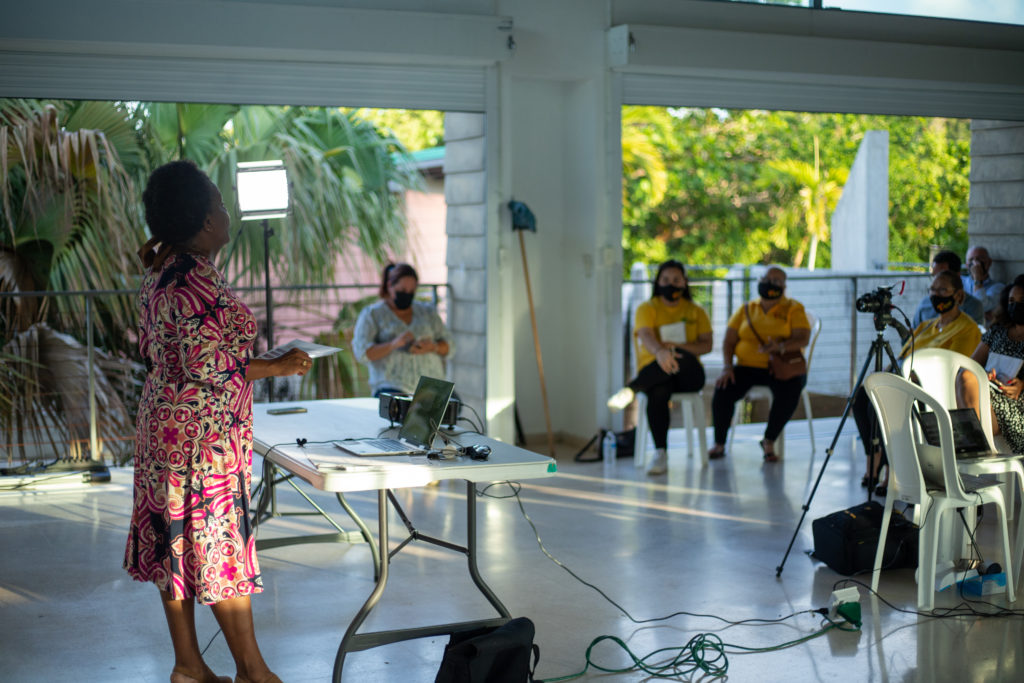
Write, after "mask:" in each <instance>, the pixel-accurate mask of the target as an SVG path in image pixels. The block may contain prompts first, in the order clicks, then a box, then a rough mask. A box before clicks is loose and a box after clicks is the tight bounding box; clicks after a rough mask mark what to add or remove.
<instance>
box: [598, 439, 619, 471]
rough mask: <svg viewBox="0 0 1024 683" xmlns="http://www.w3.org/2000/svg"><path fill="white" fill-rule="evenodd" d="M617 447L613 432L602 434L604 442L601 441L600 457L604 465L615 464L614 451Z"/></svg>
mask: <svg viewBox="0 0 1024 683" xmlns="http://www.w3.org/2000/svg"><path fill="white" fill-rule="evenodd" d="M618 445H619V444H618V440H617V439H616V438H615V432H611V431H609V432H605V433H604V440H602V441H601V457H602V458H603V459H604V464H605V465H614V464H615V455H616V453H615V451H616V450H617V449H618Z"/></svg>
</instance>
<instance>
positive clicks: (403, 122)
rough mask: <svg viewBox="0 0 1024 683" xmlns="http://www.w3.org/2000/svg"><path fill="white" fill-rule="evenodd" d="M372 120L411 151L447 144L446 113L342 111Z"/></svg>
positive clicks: (386, 133)
mask: <svg viewBox="0 0 1024 683" xmlns="http://www.w3.org/2000/svg"><path fill="white" fill-rule="evenodd" d="M342 111H343V112H345V113H346V114H347V113H353V114H355V116H357V117H358V118H360V119H362V120H363V121H369V122H370V123H372V124H373V125H374V127H375V128H376V129H377V130H379V131H380V132H381V133H382V134H384V135H387V136H389V137H392V138H394V139H395V140H397V141H398V142H399V143H400V144H401V145H402V146H403V147H405V149H407V150H409V151H410V152H418V151H420V150H422V149H429V148H431V147H439V146H441V145H443V144H444V112H443V111H433V110H418V109H342Z"/></svg>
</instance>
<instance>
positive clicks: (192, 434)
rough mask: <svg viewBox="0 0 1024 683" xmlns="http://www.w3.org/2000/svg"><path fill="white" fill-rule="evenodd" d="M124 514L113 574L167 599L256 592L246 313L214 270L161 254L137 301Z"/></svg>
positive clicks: (197, 260)
mask: <svg viewBox="0 0 1024 683" xmlns="http://www.w3.org/2000/svg"><path fill="white" fill-rule="evenodd" d="M139 304H140V307H141V319H140V325H139V349H140V350H141V352H142V357H143V358H144V359H145V362H146V367H147V370H148V374H147V376H146V383H145V386H144V387H143V390H142V400H141V402H140V403H139V413H138V419H137V421H136V429H137V431H136V444H135V486H134V489H135V503H134V509H133V511H132V521H131V529H130V532H129V534H128V545H127V548H126V549H125V558H124V566H125V569H127V570H128V573H129V574H130V575H131V576H132V577H133V578H134V579H136V580H137V581H152V582H153V583H155V584H156V585H157V587H158V588H160V589H161V590H165V591H167V592H169V593H170V594H171V596H172V598H174V599H177V600H180V599H185V598H191V597H193V596H194V597H196V598H197V599H198V600H199V601H200V602H203V603H205V604H211V603H215V602H219V601H221V600H227V599H229V598H234V597H238V596H241V595H249V594H251V593H258V592H260V591H262V590H263V583H262V580H261V578H260V571H259V565H258V564H257V562H256V545H255V543H256V540H255V537H254V536H253V530H252V527H251V524H250V519H249V485H250V476H251V470H252V385H251V384H250V383H249V382H246V381H245V373H246V369H247V367H248V364H249V358H250V357H251V353H252V346H253V341H254V340H255V338H256V320H255V319H254V318H253V315H252V312H251V311H250V310H249V309H248V308H247V307H246V306H245V304H244V303H242V301H241V300H239V299H238V298H237V297H236V296H235V295H234V294H233V293H232V292H231V290H230V289H229V288H228V286H227V283H226V282H225V281H224V278H223V276H222V275H221V274H220V273H219V272H218V271H217V269H216V268H215V267H214V265H213V263H211V262H210V261H209V260H208V259H207V258H205V257H203V256H197V255H194V254H190V253H184V254H177V255H172V256H171V257H169V258H168V259H167V261H166V262H165V264H164V266H163V268H162V269H161V270H160V271H159V272H148V273H147V274H146V277H145V279H144V280H143V283H142V288H141V290H140V293H139Z"/></svg>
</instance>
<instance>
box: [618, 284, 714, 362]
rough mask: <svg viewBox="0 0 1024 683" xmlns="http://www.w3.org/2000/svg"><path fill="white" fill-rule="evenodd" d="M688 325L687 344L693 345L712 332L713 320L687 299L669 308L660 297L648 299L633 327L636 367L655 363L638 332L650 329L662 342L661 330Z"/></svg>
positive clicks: (639, 310) (638, 308)
mask: <svg viewBox="0 0 1024 683" xmlns="http://www.w3.org/2000/svg"><path fill="white" fill-rule="evenodd" d="M678 322H683V323H686V343H687V344H692V343H693V342H695V341H697V337H699V336H700V335H702V334H705V333H708V332H711V320H710V319H709V318H708V314H707V313H705V312H704V309H703V308H701V307H700V306H698V305H697V304H695V303H693V302H692V301H688V300H686V299H680V300H679V303H678V304H676V305H675V306H669V305H668V304H666V303H665V300H664V299H662V298H661V297H660V296H656V297H654V298H652V299H648V300H647V301H645V302H643V303H642V304H640V305H639V306H637V308H636V324H635V325H634V326H633V343H635V344H636V366H637V368H638V369H639V368H642V367H644V366H645V365H649V364H650V363H653V362H654V356H653V355H652V354H651V353H650V352H649V351H648V350H647V349H645V348H644V345H643V344H641V343H640V339H639V337H638V336H637V330H640V329H642V328H644V327H650V328H652V329H653V330H654V336H655V337H657V338H658V341H661V333H660V331H659V328H660V327H661V326H663V325H672V324H673V323H678Z"/></svg>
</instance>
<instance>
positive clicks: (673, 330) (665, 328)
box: [658, 321, 686, 344]
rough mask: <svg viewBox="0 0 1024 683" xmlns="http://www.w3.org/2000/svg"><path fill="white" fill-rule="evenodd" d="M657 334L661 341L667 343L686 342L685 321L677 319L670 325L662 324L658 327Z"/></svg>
mask: <svg viewBox="0 0 1024 683" xmlns="http://www.w3.org/2000/svg"><path fill="white" fill-rule="evenodd" d="M658 336H660V337H661V341H662V342H664V343H668V344H685V343H686V323H685V322H683V321H679V322H677V323H672V324H670V325H662V326H661V327H659V328H658Z"/></svg>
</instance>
